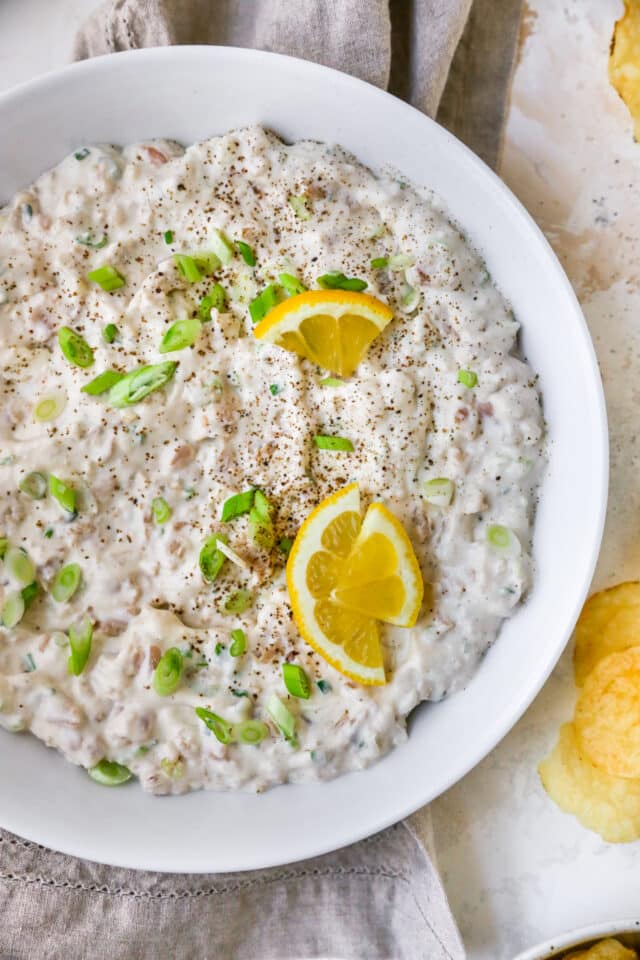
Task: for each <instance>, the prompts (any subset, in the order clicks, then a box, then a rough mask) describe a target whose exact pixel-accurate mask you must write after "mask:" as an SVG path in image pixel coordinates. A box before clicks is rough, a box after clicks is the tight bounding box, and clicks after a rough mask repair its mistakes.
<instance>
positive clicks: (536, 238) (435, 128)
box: [0, 45, 609, 873]
mask: <svg viewBox="0 0 640 960" xmlns="http://www.w3.org/2000/svg"><path fill="white" fill-rule="evenodd" d="M203 55H204V56H210V57H212V58H213V59H217V60H219V61H221V62H222V64H224V61H225V60H228V61H234V62H235V61H236V60H237V59H241V60H244V61H245V62H247V63H250V65H251V68H257V67H259V66H260V64H261V63H270V62H273V61H277V62H279V63H280V64H281V65H282V67H283V68H284V69H285V70H287V71H289V73H292V74H294V75H295V73H297V72H298V71H301V70H302V71H305V72H307V73H308V74H309V75H315V77H316V78H317V80H318V81H322V80H323V79H326V78H327V77H328V76H329V77H333V78H335V79H336V82H337V81H338V80H339V82H340V83H341V84H342V85H345V87H346V88H349V89H353V90H362V89H363V88H365V89H366V92H367V96H369V97H370V98H371V99H372V102H373V101H374V100H375V99H378V101H379V102H380V103H382V102H384V103H387V102H388V101H393V104H394V110H395V111H397V113H398V114H399V115H403V116H407V117H414V116H418V117H420V119H421V122H423V123H424V124H425V125H427V126H430V127H431V134H432V136H434V137H439V138H440V139H441V140H442V141H443V142H445V143H446V146H447V149H450V150H453V151H457V152H458V153H459V154H461V156H462V159H463V160H464V161H465V162H466V163H467V164H469V165H470V166H471V167H475V169H476V171H477V172H479V174H480V175H481V176H482V177H483V178H484V179H485V180H489V181H490V183H491V186H492V189H493V191H496V192H497V194H499V199H500V201H501V203H503V204H504V205H505V207H506V208H508V209H509V211H510V213H511V214H512V215H513V216H515V217H516V218H518V219H519V220H520V221H521V222H522V223H523V224H524V225H525V226H526V229H527V231H528V233H529V234H530V236H531V243H532V245H533V244H534V243H535V244H537V248H538V250H540V252H541V253H543V254H544V257H545V263H546V268H547V269H548V270H549V271H553V273H554V274H555V280H556V282H557V283H558V285H559V286H560V287H561V288H562V292H563V294H564V296H565V297H566V305H567V314H568V313H569V311H571V320H572V322H573V323H574V324H575V336H576V337H577V338H579V340H580V342H581V343H580V345H581V348H582V349H583V351H584V359H585V366H586V365H587V363H588V370H586V373H587V374H588V377H589V382H590V394H591V397H592V399H593V401H594V407H593V412H594V413H595V417H596V420H595V422H594V423H593V425H592V427H593V436H594V441H595V442H594V444H593V456H594V460H595V463H596V466H597V471H594V476H593V479H592V487H593V489H594V490H596V491H597V493H598V496H597V514H596V515H594V516H591V517H590V523H589V526H590V530H591V540H590V550H589V552H588V556H584V557H583V571H584V572H583V576H582V578H581V581H580V582H579V583H576V584H575V586H574V590H575V595H576V600H575V602H574V604H573V606H572V610H573V613H572V618H571V624H570V625H569V624H567V625H565V628H564V629H563V630H558V640H557V643H556V644H555V645H554V647H553V649H552V650H550V651H549V653H548V655H547V658H546V660H545V661H543V662H542V663H539V664H538V665H537V669H536V682H535V683H533V684H531V685H530V687H529V688H528V692H527V695H526V697H520V698H519V699H518V700H517V703H515V702H514V703H513V704H510V705H509V707H508V708H506V707H505V709H504V711H503V714H502V716H501V718H497V719H496V720H495V721H494V722H493V723H492V724H491V726H490V730H489V731H487V729H484V730H483V731H482V734H481V735H479V736H478V740H477V744H476V748H475V750H474V753H473V760H468V759H466V758H465V759H463V760H459V759H456V761H455V762H453V763H452V765H451V768H450V770H449V772H448V774H447V776H446V777H442V778H441V779H440V780H439V781H438V784H437V787H436V788H435V790H434V792H433V793H432V794H430V795H428V796H426V797H416V796H415V795H411V797H410V799H406V798H404V799H402V798H400V799H398V801H397V802H396V803H395V805H394V806H393V809H392V810H389V811H388V812H387V814H386V816H378V817H377V818H376V820H375V823H371V822H370V821H369V820H366V818H363V820H364V822H363V823H362V824H361V826H360V828H359V829H358V830H351V832H350V833H349V836H348V837H341V838H340V839H339V840H337V841H336V842H335V843H334V844H330V843H328V842H326V841H322V842H320V841H316V842H315V843H314V842H312V841H311V840H310V841H309V843H308V844H307V846H306V847H305V849H304V850H303V851H301V852H300V853H299V855H298V856H295V857H291V856H290V855H289V854H287V855H284V854H283V855H281V859H275V858H274V857H273V856H271V857H269V858H268V859H264V858H261V857H260V855H259V854H257V853H256V854H255V855H254V856H253V857H252V858H251V859H250V860H249V861H246V860H245V861H243V862H241V863H239V864H238V865H237V866H234V865H230V864H227V863H225V864H224V865H223V866H221V867H209V868H203V867H202V865H201V861H200V860H199V859H197V858H196V860H195V861H193V860H188V859H186V858H185V861H184V864H183V865H182V866H176V864H175V863H172V864H171V865H170V866H168V865H166V864H165V860H163V859H162V856H161V855H160V856H157V855H155V854H154V855H152V854H151V853H150V854H149V855H148V856H147V857H146V859H145V861H144V862H142V863H141V862H140V860H139V858H136V859H135V860H134V861H132V860H131V859H129V860H127V859H126V857H125V856H123V855H122V854H121V853H118V854H117V855H113V859H110V857H111V856H112V855H111V854H110V853H109V851H103V852H102V853H101V856H100V861H101V862H105V863H113V864H114V865H118V866H127V867H134V868H136V867H137V868H146V869H152V870H160V871H163V870H171V871H173V872H185V873H186V872H198V871H202V872H208V871H209V870H245V869H254V868H259V867H268V866H274V865H276V864H280V863H287V862H294V861H295V860H300V859H305V858H308V857H311V856H316V855H320V854H324V853H327V852H329V851H330V850H335V849H338V848H339V847H342V846H345V845H347V844H350V843H353V842H355V841H357V840H361V839H363V838H364V837H366V836H370V835H371V834H373V833H375V832H377V831H379V830H382V829H384V828H386V827H388V826H390V825H392V824H394V823H396V822H398V821H399V820H401V819H403V818H405V817H407V816H409V815H410V814H412V813H413V812H415V810H417V809H419V808H420V807H422V806H423V805H424V804H425V803H428V802H430V801H431V800H432V799H434V798H435V797H436V796H438V795H440V794H441V793H443V792H444V791H445V790H447V789H449V788H450V787H451V786H452V785H453V784H454V783H456V782H458V781H459V780H460V779H461V778H462V777H463V776H464V775H465V774H466V773H468V772H469V771H470V770H471V769H473V768H474V767H475V766H476V765H477V764H478V763H480V762H481V761H482V760H483V759H484V758H485V757H486V756H487V754H488V753H490V751H491V750H493V749H494V747H495V746H496V745H497V744H498V743H499V742H500V741H501V740H502V739H503V738H504V737H505V736H506V734H507V733H508V732H509V731H510V730H511V729H512V728H513V726H514V725H515V723H516V722H517V721H518V720H519V719H520V717H521V716H522V715H523V714H524V712H525V711H526V710H527V708H528V707H529V706H530V704H531V703H532V701H533V700H534V699H535V697H536V696H537V695H538V693H539V692H540V690H541V689H542V687H543V686H544V684H545V683H546V681H547V679H548V677H549V675H550V674H551V672H552V670H553V668H554V667H555V665H556V663H557V661H558V659H559V657H560V656H561V654H562V652H563V650H564V649H565V647H566V644H567V642H568V640H569V638H570V636H571V633H572V630H573V626H574V625H575V622H576V620H577V617H578V614H579V612H580V609H581V606H582V603H583V601H584V598H585V597H586V595H587V593H588V589H589V585H590V583H591V580H592V577H593V573H594V570H595V566H596V563H597V559H598V555H599V551H600V545H601V540H602V535H603V531H604V523H605V516H606V506H607V491H608V460H609V451H608V429H607V417H606V407H605V400H604V392H603V387H602V382H601V379H600V375H599V370H598V364H597V359H596V354H595V349H594V346H593V342H592V340H591V337H590V334H589V330H588V327H587V324H586V320H585V318H584V315H583V313H582V310H581V308H580V305H579V303H578V300H577V297H576V295H575V292H574V290H573V288H572V286H571V284H570V282H569V280H568V278H567V276H566V274H565V272H564V270H563V268H562V266H561V265H560V263H559V261H558V259H557V257H556V255H555V253H554V251H553V249H552V247H551V245H550V244H549V242H548V240H547V239H546V237H545V236H544V234H543V232H542V230H541V229H540V227H539V226H538V225H537V224H536V222H535V221H534V220H533V218H532V216H531V215H530V214H529V213H528V211H527V210H526V209H525V208H524V206H523V205H522V204H521V203H520V201H519V200H518V199H517V198H516V197H515V196H514V194H513V193H512V192H511V191H510V190H509V188H508V187H507V186H506V184H505V183H504V182H503V181H502V180H501V179H500V178H499V177H498V176H497V174H496V173H495V172H494V171H493V170H491V169H490V168H489V167H488V166H487V165H486V164H485V163H484V162H483V161H482V160H481V159H480V158H479V157H477V156H476V155H475V154H474V153H472V151H471V150H469V148H468V147H466V146H465V145H464V144H463V143H461V142H460V141H459V140H457V138H456V137H454V136H453V134H451V133H449V132H448V131H447V130H445V129H444V128H443V127H441V126H439V125H438V124H436V122H435V121H434V120H433V119H432V118H430V117H428V116H426V115H425V114H423V113H421V112H420V111H419V110H417V109H416V108H414V107H412V106H411V105H409V104H408V103H406V102H405V101H403V100H400V99H398V98H397V97H394V96H393V95H392V94H389V93H388V92H387V91H384V90H381V89H379V88H377V87H374V86H373V85H371V84H369V83H367V82H365V81H363V80H360V79H359V78H357V77H353V76H350V75H349V74H345V73H342V72H341V71H338V70H335V69H333V68H330V67H326V66H323V65H320V64H316V63H313V62H311V61H307V60H301V59H299V58H296V57H290V56H286V55H283V54H276V53H271V52H266V51H256V50H251V49H246V48H241V47H220V46H205V45H193V46H174V47H152V48H146V49H141V50H132V51H124V52H118V53H112V54H105V55H103V56H101V57H95V58H92V59H89V60H85V61H80V62H77V63H73V64H70V65H68V66H66V67H63V68H62V69H59V70H55V71H51V72H49V73H46V74H44V75H42V76H39V77H36V78H33V79H31V80H27V81H25V82H23V83H21V84H19V85H17V86H15V87H13V88H11V89H10V90H8V91H5V92H4V93H0V111H2V110H3V109H5V108H7V107H11V106H13V105H15V104H19V102H20V100H21V99H22V98H29V99H31V98H32V97H34V96H37V95H38V94H40V93H46V92H47V90H48V89H49V88H51V87H54V86H55V85H56V84H58V83H65V82H67V81H68V80H69V79H73V80H74V81H76V82H80V81H81V80H82V78H83V77H85V76H91V77H92V78H94V77H99V76H100V75H101V74H102V73H103V71H110V70H111V69H112V68H113V65H114V64H125V63H127V62H131V61H135V62H136V63H139V64H144V63H149V64H154V63H156V64H157V63H164V64H171V63H174V64H175V63H176V62H188V61H191V60H193V61H196V60H197V59H198V58H199V57H202V56H203ZM400 119H401V118H400ZM445 200H446V198H445ZM276 789H279V788H276ZM167 799H168V798H167ZM172 799H176V798H172ZM163 802H167V800H164V801H163ZM3 826H5V827H6V829H8V830H11V831H13V832H14V833H17V834H19V835H20V836H23V837H26V838H28V839H30V840H33V841H35V842H39V843H45V844H47V840H46V839H43V834H44V833H45V831H44V830H42V829H41V828H40V825H39V824H34V823H33V822H32V820H31V819H30V818H29V815H26V816H25V815H24V814H23V813H22V812H20V813H18V812H16V814H15V815H14V817H13V818H12V819H11V821H10V822H7V818H6V817H5V816H4V815H3ZM55 848H56V849H59V850H61V851H62V852H64V853H68V854H71V855H75V856H85V857H86V856H88V854H87V851H86V848H85V847H83V846H81V845H78V844H76V843H74V842H73V841H72V840H71V838H67V840H65V842H64V843H62V842H60V840H58V841H57V842H56V846H55Z"/></svg>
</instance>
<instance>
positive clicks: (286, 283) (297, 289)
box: [278, 273, 308, 297]
mask: <svg viewBox="0 0 640 960" xmlns="http://www.w3.org/2000/svg"><path fill="white" fill-rule="evenodd" d="M278 280H279V281H280V283H281V285H282V286H283V287H284V289H285V290H286V291H287V293H288V294H289V296H291V297H295V296H296V295H297V294H299V293H304V292H305V290H307V289H308V288H307V287H305V285H304V283H303V282H302V281H301V280H298V278H297V277H294V276H293V274H292V273H281V274H280V275H279V276H278Z"/></svg>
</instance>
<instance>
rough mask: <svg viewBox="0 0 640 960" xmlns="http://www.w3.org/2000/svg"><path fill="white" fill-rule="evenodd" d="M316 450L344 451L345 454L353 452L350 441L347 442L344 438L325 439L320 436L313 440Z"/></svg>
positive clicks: (325, 437)
mask: <svg viewBox="0 0 640 960" xmlns="http://www.w3.org/2000/svg"><path fill="white" fill-rule="evenodd" d="M313 442H314V443H315V445H316V447H317V448H318V450H334V451H344V452H346V453H352V452H353V444H352V443H351V440H348V439H347V438H346V437H327V436H323V435H322V434H318V435H317V436H315V437H314V438H313Z"/></svg>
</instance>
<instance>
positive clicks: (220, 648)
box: [215, 642, 227, 657]
mask: <svg viewBox="0 0 640 960" xmlns="http://www.w3.org/2000/svg"><path fill="white" fill-rule="evenodd" d="M226 649H227V648H226V647H225V645H224V643H220V642H218V643H216V646H215V651H216V656H217V657H219V656H220V654H221V653H222V651H223V650H226Z"/></svg>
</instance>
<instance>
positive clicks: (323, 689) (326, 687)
mask: <svg viewBox="0 0 640 960" xmlns="http://www.w3.org/2000/svg"><path fill="white" fill-rule="evenodd" d="M316 683H317V686H318V690H319V691H320V693H331V690H332V689H333V688H332V686H331V684H330V683H329V681H328V680H317V681H316Z"/></svg>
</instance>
